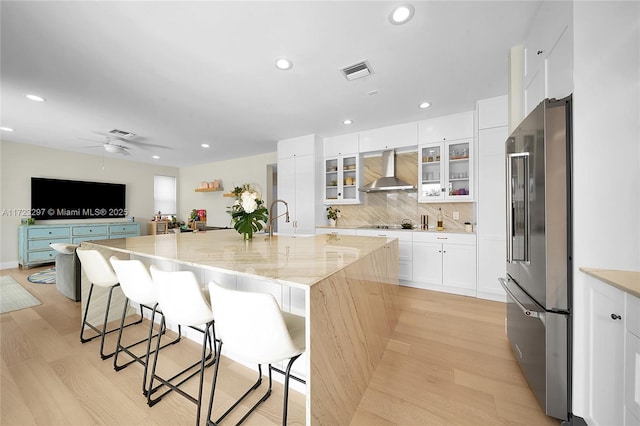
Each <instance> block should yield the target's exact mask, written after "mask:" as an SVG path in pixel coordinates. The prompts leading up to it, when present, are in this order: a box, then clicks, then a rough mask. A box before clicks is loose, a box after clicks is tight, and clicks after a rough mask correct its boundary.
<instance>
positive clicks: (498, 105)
mask: <svg viewBox="0 0 640 426" xmlns="http://www.w3.org/2000/svg"><path fill="white" fill-rule="evenodd" d="M477 108H478V129H491V128H492V127H502V126H508V125H509V112H508V111H509V99H508V97H507V96H497V97H495V98H489V99H482V100H480V101H478V104H477Z"/></svg>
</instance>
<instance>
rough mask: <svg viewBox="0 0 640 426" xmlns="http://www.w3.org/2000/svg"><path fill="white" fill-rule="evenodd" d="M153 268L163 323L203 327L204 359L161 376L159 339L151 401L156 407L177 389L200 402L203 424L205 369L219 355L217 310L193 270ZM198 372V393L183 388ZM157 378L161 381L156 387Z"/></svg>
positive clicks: (198, 411)
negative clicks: (210, 302)
mask: <svg viewBox="0 0 640 426" xmlns="http://www.w3.org/2000/svg"><path fill="white" fill-rule="evenodd" d="M150 271H151V277H152V278H153V285H154V287H155V290H156V295H157V296H158V305H159V308H160V309H161V310H162V315H163V316H162V321H161V326H162V327H165V324H166V322H171V323H175V324H178V325H180V326H183V327H189V328H191V329H194V330H197V331H200V332H201V333H202V335H203V338H202V352H201V356H200V360H199V361H197V362H195V363H194V364H192V365H190V366H188V367H187V368H185V369H183V370H182V371H180V372H178V373H177V374H175V375H173V376H172V377H170V378H168V379H165V378H162V377H160V376H159V375H158V374H157V372H156V369H157V365H158V356H159V354H160V351H159V348H160V341H161V338H158V339H157V343H156V349H155V353H154V356H153V362H152V364H151V373H150V383H149V392H148V393H147V404H148V405H149V406H150V407H152V406H154V405H155V404H156V403H157V402H159V401H160V400H161V399H162V397H164V396H165V395H166V394H168V393H169V392H172V391H176V392H177V393H179V394H180V395H182V396H184V397H185V398H187V399H188V400H189V401H191V402H193V403H194V404H196V407H197V411H196V425H199V424H200V407H201V406H202V384H203V380H204V371H205V368H206V367H209V366H211V365H213V363H214V362H215V361H216V358H217V357H216V353H215V347H214V341H215V338H216V336H215V331H214V329H213V312H212V311H211V306H210V305H209V300H208V298H207V297H206V296H205V295H204V293H203V291H202V288H201V287H200V283H198V280H197V279H196V276H195V275H194V273H193V272H191V271H176V272H165V271H161V270H160V269H158V268H156V267H155V266H153V265H152V266H151V268H150ZM202 326H204V328H202ZM207 349H208V350H207ZM207 361H208V362H207ZM198 374H199V376H200V377H199V384H198V396H197V397H195V396H193V395H190V394H188V393H187V392H185V391H184V390H182V389H180V386H181V385H182V384H183V383H185V382H186V381H187V380H189V379H191V378H192V377H194V376H196V375H198ZM155 381H158V382H160V383H159V385H157V386H155V387H154V382H155ZM160 391H162V392H161V393H160V395H158V396H155V394H156V393H157V392H160ZM154 396H155V397H154Z"/></svg>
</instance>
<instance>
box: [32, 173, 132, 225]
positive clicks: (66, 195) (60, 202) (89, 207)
mask: <svg viewBox="0 0 640 426" xmlns="http://www.w3.org/2000/svg"><path fill="white" fill-rule="evenodd" d="M125 199H126V185H125V184H121V183H105V182H86V181H79V180H63V179H48V178H39V177H32V178H31V217H32V218H34V219H41V220H45V219H108V218H122V217H126V216H127V209H126V206H125Z"/></svg>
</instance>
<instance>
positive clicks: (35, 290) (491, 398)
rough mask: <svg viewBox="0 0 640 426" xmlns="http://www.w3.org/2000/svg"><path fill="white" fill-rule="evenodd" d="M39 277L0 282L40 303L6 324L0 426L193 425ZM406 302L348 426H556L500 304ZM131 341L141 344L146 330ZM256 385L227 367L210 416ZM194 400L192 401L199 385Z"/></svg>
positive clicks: (298, 419)
mask: <svg viewBox="0 0 640 426" xmlns="http://www.w3.org/2000/svg"><path fill="white" fill-rule="evenodd" d="M38 270H39V269H38V268H34V269H31V270H19V269H6V270H2V271H0V275H11V276H12V277H13V278H14V279H16V280H17V281H18V282H20V283H21V284H23V286H24V287H25V288H27V289H28V290H29V291H30V292H31V293H32V294H33V295H35V296H36V297H37V298H38V299H39V300H40V301H41V302H42V305H40V306H36V307H33V308H28V309H23V310H20V311H14V312H10V313H6V314H2V315H0V338H1V346H0V355H1V356H0V362H1V364H0V424H1V425H31V424H38V425H182V424H185V425H189V424H194V423H195V405H193V404H192V403H190V402H188V401H187V400H186V399H185V398H183V397H181V396H179V395H174V394H170V395H168V396H166V397H165V398H164V399H163V400H162V401H161V402H160V403H158V404H157V405H155V406H154V407H152V408H149V407H148V406H147V405H146V403H145V398H144V397H143V395H142V393H141V389H140V387H141V377H142V367H141V366H140V365H138V364H134V365H132V366H130V367H128V368H126V369H124V370H122V371H119V372H115V371H114V370H113V363H112V360H106V361H102V360H100V357H99V355H98V350H99V342H98V341H97V340H95V341H92V342H90V343H86V344H84V345H82V344H80V341H79V338H78V334H79V329H80V306H79V303H75V302H72V301H70V300H69V299H67V298H65V297H64V296H62V295H61V294H60V293H58V292H57V291H56V289H55V285H45V284H32V283H29V282H28V281H27V279H26V277H27V276H28V275H29V274H31V273H33V272H36V271H38ZM400 295H401V305H402V306H401V309H402V311H401V315H400V320H399V322H398V325H397V327H396V329H395V332H394V334H393V338H392V340H391V341H390V343H389V345H388V347H387V350H386V351H385V353H384V355H383V359H382V360H381V362H380V364H379V366H378V368H377V370H376V373H375V375H374V377H373V379H372V381H371V383H370V384H369V387H368V388H367V390H366V393H365V395H364V397H363V399H362V401H361V403H360V406H359V407H358V410H357V412H356V414H355V416H354V418H353V419H352V421H351V425H363V426H364V425H366V426H369V425H432V424H433V425H438V424H460V425H471V424H473V425H500V424H529V425H544V424H549V425H552V424H554V425H557V424H558V422H557V421H554V420H552V419H550V418H548V417H546V416H544V414H543V413H542V411H541V409H540V408H539V407H538V404H537V402H536V400H535V397H534V396H533V394H532V392H531V390H530V389H529V388H528V386H527V384H526V382H525V381H524V378H523V376H522V373H521V372H520V370H519V368H518V365H517V364H516V362H515V360H514V358H513V356H512V354H511V350H510V348H509V345H508V342H507V340H506V337H505V334H504V305H503V304H501V303H496V302H489V301H483V300H476V299H473V298H468V297H462V296H453V295H447V294H442V293H437V292H430V291H426V290H417V289H411V288H405V287H401V288H400ZM134 329H137V330H134ZM127 330H128V331H131V332H132V333H137V334H138V336H142V337H143V336H144V331H143V330H142V328H141V327H130V328H129V329H127ZM113 334H114V335H115V333H113ZM114 337H115V336H114ZM113 341H114V340H113V339H111V340H109V342H108V343H110V344H111V345H112V344H113ZM198 356H199V345H198V344H196V343H194V342H191V341H188V340H183V341H181V342H180V343H179V344H178V345H175V346H172V347H170V348H167V349H165V350H163V352H162V353H161V361H164V363H163V364H162V365H161V368H162V369H163V370H165V371H168V369H171V368H175V367H177V366H179V365H182V364H184V363H186V362H188V361H191V360H195V359H197V357H198ZM212 374H213V370H212V369H209V370H208V371H207V375H206V378H205V392H206V395H207V396H208V393H209V386H210V383H211V376H212ZM255 376H256V373H255V372H253V371H251V370H249V369H247V368H245V367H243V366H241V365H239V364H237V363H234V362H232V361H230V360H228V359H226V358H223V362H222V363H221V367H220V377H219V384H218V392H219V393H218V394H217V397H216V404H218V403H219V405H217V407H219V408H216V409H215V410H214V414H215V413H218V412H220V411H221V408H222V407H226V406H227V405H228V403H229V402H231V401H232V400H233V399H234V397H236V396H238V395H240V394H241V393H242V392H243V390H244V387H245V386H247V385H248V384H250V383H252V381H253V380H255ZM263 387H264V382H263ZM188 389H189V390H190V391H192V392H193V391H194V390H195V380H192V381H191V382H189V387H188ZM218 396H219V397H220V399H219V400H218ZM254 400H255V399H254ZM281 403H282V386H280V385H279V384H278V383H276V384H274V392H273V393H272V395H271V397H270V398H269V400H267V401H266V403H265V404H263V406H262V407H261V408H260V409H258V410H257V411H256V412H255V413H254V414H253V415H252V416H251V417H250V418H249V419H248V421H247V422H246V424H247V425H276V424H278V423H279V422H280V414H281V409H282V407H281ZM205 415H206V408H205V409H204V410H203V418H204V416H205ZM237 420H238V416H235V417H231V418H230V419H229V420H225V423H228V424H234V423H235V421H237ZM289 424H304V397H303V396H302V395H301V394H299V393H297V392H291V394H290V404H289Z"/></svg>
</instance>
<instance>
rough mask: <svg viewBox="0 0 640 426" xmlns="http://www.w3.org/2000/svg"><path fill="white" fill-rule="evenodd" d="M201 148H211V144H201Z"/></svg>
mask: <svg viewBox="0 0 640 426" xmlns="http://www.w3.org/2000/svg"><path fill="white" fill-rule="evenodd" d="M200 146H201V147H203V148H209V144H208V143H203V144H200Z"/></svg>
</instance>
